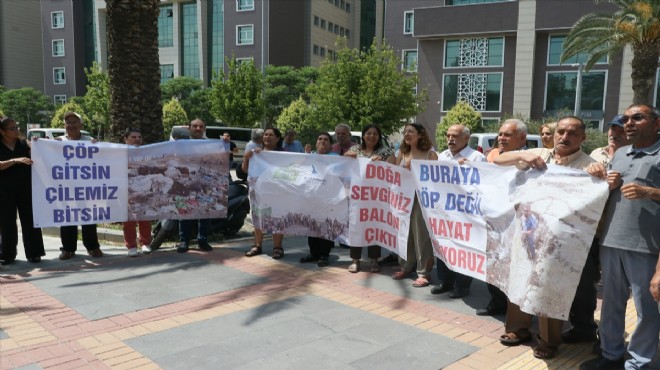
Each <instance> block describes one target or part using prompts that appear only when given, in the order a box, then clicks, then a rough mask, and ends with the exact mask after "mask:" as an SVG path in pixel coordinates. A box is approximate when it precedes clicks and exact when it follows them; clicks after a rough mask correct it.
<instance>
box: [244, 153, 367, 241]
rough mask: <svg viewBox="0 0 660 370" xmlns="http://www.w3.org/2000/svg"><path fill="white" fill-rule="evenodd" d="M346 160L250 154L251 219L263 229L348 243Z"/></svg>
mask: <svg viewBox="0 0 660 370" xmlns="http://www.w3.org/2000/svg"><path fill="white" fill-rule="evenodd" d="M353 162H354V161H353V160H351V159H349V158H344V157H338V156H331V155H316V154H295V153H284V152H260V153H255V154H254V155H253V156H252V158H250V169H249V176H248V181H249V184H250V207H251V210H252V223H253V224H254V226H255V228H257V229H261V230H264V232H265V233H286V234H291V235H306V236H314V237H319V238H324V239H328V240H335V241H337V242H341V243H347V242H348V206H349V204H348V188H349V185H350V179H351V177H352V176H356V175H358V167H357V164H356V163H353Z"/></svg>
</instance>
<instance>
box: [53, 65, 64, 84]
mask: <svg viewBox="0 0 660 370" xmlns="http://www.w3.org/2000/svg"><path fill="white" fill-rule="evenodd" d="M53 84H55V85H64V84H66V74H65V72H64V67H59V68H53Z"/></svg>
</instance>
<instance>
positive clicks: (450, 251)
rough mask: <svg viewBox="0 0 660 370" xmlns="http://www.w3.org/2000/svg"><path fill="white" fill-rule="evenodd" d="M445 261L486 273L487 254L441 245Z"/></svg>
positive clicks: (452, 264)
mask: <svg viewBox="0 0 660 370" xmlns="http://www.w3.org/2000/svg"><path fill="white" fill-rule="evenodd" d="M440 250H441V251H442V255H443V256H444V257H445V262H446V263H448V264H449V265H451V266H455V267H459V268H462V269H465V270H469V271H474V272H477V273H480V274H486V272H485V271H484V263H485V262H486V256H484V255H483V254H479V253H475V252H472V251H469V250H465V249H456V248H453V247H447V246H444V245H443V246H440Z"/></svg>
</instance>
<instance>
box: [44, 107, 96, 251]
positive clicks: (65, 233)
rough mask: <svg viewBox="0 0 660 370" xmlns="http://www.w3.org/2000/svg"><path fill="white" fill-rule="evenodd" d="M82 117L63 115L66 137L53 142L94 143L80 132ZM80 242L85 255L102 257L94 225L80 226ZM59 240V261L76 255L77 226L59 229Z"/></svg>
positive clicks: (92, 139) (71, 113)
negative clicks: (60, 245) (85, 251)
mask: <svg viewBox="0 0 660 370" xmlns="http://www.w3.org/2000/svg"><path fill="white" fill-rule="evenodd" d="M82 124H83V122H82V117H80V115H79V114H78V113H76V112H66V113H64V129H65V130H66V135H63V136H60V137H57V138H56V139H55V140H64V141H68V140H72V141H91V142H96V140H95V139H94V138H92V137H91V136H88V135H84V134H83V133H82V132H81V131H80V130H81V129H82ZM81 228H82V240H83V245H84V246H85V248H86V249H87V253H88V254H89V255H90V256H92V257H95V258H98V257H103V251H101V245H100V244H99V239H98V235H97V234H96V224H91V225H82V226H81ZM60 240H61V241H62V248H60V250H61V251H62V253H60V259H61V260H68V259H70V258H71V257H73V256H74V255H75V254H76V249H77V248H78V226H62V227H60Z"/></svg>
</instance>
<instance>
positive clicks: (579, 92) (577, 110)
mask: <svg viewBox="0 0 660 370" xmlns="http://www.w3.org/2000/svg"><path fill="white" fill-rule="evenodd" d="M577 67H578V70H577V81H576V82H575V109H574V110H573V115H574V116H575V117H580V113H581V111H582V107H581V104H582V99H581V98H582V63H579V64H578V65H577Z"/></svg>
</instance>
